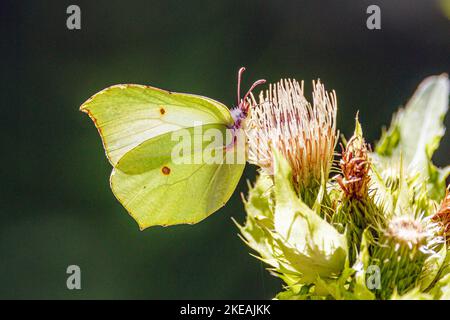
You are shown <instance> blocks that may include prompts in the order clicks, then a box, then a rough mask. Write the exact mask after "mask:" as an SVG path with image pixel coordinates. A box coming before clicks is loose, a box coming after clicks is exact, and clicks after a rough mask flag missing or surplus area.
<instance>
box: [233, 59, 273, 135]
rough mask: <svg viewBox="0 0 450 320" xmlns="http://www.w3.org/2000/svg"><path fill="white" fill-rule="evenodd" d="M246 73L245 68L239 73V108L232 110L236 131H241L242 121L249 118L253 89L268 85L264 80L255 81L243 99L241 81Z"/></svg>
mask: <svg viewBox="0 0 450 320" xmlns="http://www.w3.org/2000/svg"><path fill="white" fill-rule="evenodd" d="M244 71H245V68H244V67H241V68H240V69H239V71H238V84H237V106H236V107H235V108H233V109H232V110H231V116H232V117H233V119H234V125H233V127H234V128H236V129H239V128H240V127H241V125H242V121H243V120H245V119H246V118H247V115H248V110H249V107H250V103H249V101H248V99H247V98H248V97H249V95H250V94H251V92H252V91H253V89H255V88H256V87H257V86H259V85H260V84H263V83H266V80H264V79H260V80H258V81H255V82H254V83H253V84H252V86H251V87H250V89H249V90H248V91H247V93H246V94H245V95H244V97H243V98H241V79H242V74H243V73H244Z"/></svg>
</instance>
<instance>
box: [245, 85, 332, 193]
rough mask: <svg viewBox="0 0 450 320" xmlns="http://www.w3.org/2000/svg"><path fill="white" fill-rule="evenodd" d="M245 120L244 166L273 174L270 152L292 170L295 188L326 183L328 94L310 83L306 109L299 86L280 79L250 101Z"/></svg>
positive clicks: (329, 137) (329, 128)
mask: <svg viewBox="0 0 450 320" xmlns="http://www.w3.org/2000/svg"><path fill="white" fill-rule="evenodd" d="M250 112H251V113H250V119H249V120H248V123H247V125H246V133H247V136H248V142H249V144H248V146H249V147H248V161H249V162H250V163H253V164H256V165H258V166H259V167H261V168H262V170H263V171H265V172H266V173H268V174H273V168H274V163H273V162H274V161H273V154H272V148H276V149H277V150H278V151H279V152H280V153H281V154H282V155H283V156H284V157H285V158H286V160H287V161H288V163H289V165H290V166H291V168H292V173H293V179H294V183H295V185H296V186H297V187H303V188H307V187H311V186H313V185H315V184H316V183H317V182H320V180H321V176H322V174H323V175H324V178H327V176H328V173H329V172H330V169H331V164H332V161H333V152H334V147H335V145H336V140H337V134H336V112H337V103H336V94H335V92H334V91H333V92H331V93H329V92H327V91H325V88H324V86H323V84H322V83H321V82H320V81H317V82H313V101H312V104H311V103H309V102H308V101H307V100H306V98H305V96H304V90H303V82H301V84H299V83H298V82H297V81H295V80H291V79H284V80H281V81H280V82H278V83H276V84H271V85H270V87H269V89H268V90H266V91H263V92H261V93H260V95H259V103H258V102H257V101H256V100H255V98H254V97H253V96H252V97H251V106H250Z"/></svg>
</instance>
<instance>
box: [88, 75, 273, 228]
mask: <svg viewBox="0 0 450 320" xmlns="http://www.w3.org/2000/svg"><path fill="white" fill-rule="evenodd" d="M244 70H245V68H241V69H240V70H239V73H238V103H237V106H236V107H235V108H234V109H233V110H229V109H228V108H227V107H226V106H225V105H223V104H221V103H219V102H217V101H215V100H212V99H210V98H206V97H202V96H198V95H192V94H184V93H174V92H169V91H165V90H161V89H157V88H154V87H150V86H143V85H135V84H120V85H114V86H111V87H109V88H106V89H104V90H102V91H100V92H98V93H96V94H95V95H94V96H92V97H91V98H90V99H88V100H87V101H86V102H85V103H83V104H82V105H81V107H80V110H81V111H83V112H85V113H87V114H88V115H89V117H90V118H91V119H92V120H93V121H94V124H95V126H96V127H97V129H98V132H99V134H100V137H101V139H102V142H103V147H104V149H105V152H106V156H107V158H108V160H109V161H110V163H111V165H112V166H113V170H112V173H111V177H110V185H111V189H112V191H113V193H114V195H115V196H116V198H117V199H118V200H119V201H120V203H121V204H122V205H123V206H124V207H125V208H126V209H127V211H128V212H129V213H130V215H131V216H132V217H133V218H134V219H135V220H136V221H137V223H138V225H139V227H140V229H141V230H143V229H145V228H147V227H150V226H154V225H163V226H168V225H174V224H182V223H187V224H193V223H197V222H199V221H201V220H203V219H204V218H206V217H208V216H209V215H210V214H212V213H213V212H215V211H217V210H218V209H219V208H221V207H222V206H223V205H224V204H225V203H226V202H227V201H228V200H229V198H230V197H231V195H232V193H233V192H234V190H235V188H236V186H237V184H238V182H239V179H240V177H241V175H242V172H243V170H244V166H245V161H244V162H243V163H236V162H235V163H226V162H225V161H223V162H221V163H205V162H201V163H196V162H194V163H179V161H174V159H173V150H174V148H176V146H177V143H179V142H178V141H176V140H174V138H173V137H174V136H177V135H179V134H181V133H184V134H185V135H186V133H187V136H188V138H192V139H188V140H192V141H195V139H196V138H198V137H196V134H197V133H196V132H197V131H198V129H204V130H207V129H215V130H216V131H219V132H223V133H225V132H231V133H232V135H233V139H232V141H231V143H229V142H225V141H224V142H221V144H220V145H219V148H217V147H216V148H215V149H214V150H213V151H214V152H213V153H214V154H217V153H219V154H220V153H223V154H222V155H223V156H225V157H226V156H227V155H230V154H236V153H237V152H239V151H242V150H238V149H239V148H244V147H245V146H242V145H238V144H236V143H235V136H234V133H235V132H236V131H237V130H239V129H241V126H242V122H243V121H244V120H245V118H246V117H247V114H248V111H249V110H248V108H249V103H248V101H247V97H248V95H249V93H250V92H251V91H252V90H253V89H254V87H255V86H257V85H259V84H261V83H264V82H265V80H259V81H256V82H255V83H254V84H253V85H252V87H251V88H250V90H249V91H248V92H247V93H246V94H245V96H244V98H242V99H241V98H240V81H241V76H242V72H243V71H244ZM207 147H208V143H207V142H205V141H203V140H202V142H201V144H200V147H198V146H197V147H194V148H192V149H187V150H190V151H189V152H187V153H188V154H184V153H183V157H188V158H189V159H192V158H193V157H194V158H195V157H196V156H197V154H198V153H201V152H204V151H205V149H206V148H207ZM244 153H245V151H244Z"/></svg>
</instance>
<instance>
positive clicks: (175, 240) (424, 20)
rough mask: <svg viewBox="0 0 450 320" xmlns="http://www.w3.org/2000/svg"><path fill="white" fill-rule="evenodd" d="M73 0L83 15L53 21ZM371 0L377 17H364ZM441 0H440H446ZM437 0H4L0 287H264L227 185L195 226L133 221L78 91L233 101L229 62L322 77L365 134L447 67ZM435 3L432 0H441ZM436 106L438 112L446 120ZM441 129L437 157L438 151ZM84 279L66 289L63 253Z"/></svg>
mask: <svg viewBox="0 0 450 320" xmlns="http://www.w3.org/2000/svg"><path fill="white" fill-rule="evenodd" d="M70 4H77V5H79V6H80V7H81V13H82V19H81V20H82V21H81V22H82V29H81V30H79V31H70V30H68V29H67V28H66V18H67V14H66V8H67V6H68V5H70ZM370 4H378V5H379V6H380V7H381V18H382V29H381V30H378V31H370V30H368V29H367V28H366V18H367V14H366V8H367V7H368V5H370ZM447 5H448V1H447ZM442 7H443V6H442V5H440V4H439V3H438V2H437V1H432V0H418V1H412V0H410V1H406V0H395V1H391V0H389V1H375V0H374V1H361V0H354V1H337V0H336V1H314V0H311V1H275V0H274V1H261V0H259V1H168V0H165V1H158V2H157V1H79V0H76V1H70V2H69V1H20V3H19V1H2V5H1V32H2V37H1V39H2V40H1V42H2V50H1V58H2V74H1V78H2V83H1V88H2V90H1V91H2V113H1V120H0V121H1V124H2V134H1V138H0V139H1V140H0V141H1V142H2V157H1V158H2V166H1V180H2V181H1V183H0V185H1V196H2V201H1V220H0V298H68V299H79V298H125V299H127V298H145V299H148V298H150V299H154V298H166V299H172V298H181V299H183V298H194V299H196V298H205V299H218V298H236V299H240V298H272V297H273V296H274V294H275V293H276V292H277V291H279V290H280V288H281V283H280V281H278V280H277V279H275V278H272V277H271V276H269V275H268V272H266V271H265V270H264V266H263V265H262V264H261V263H260V262H258V261H257V260H256V259H254V258H253V257H251V256H250V255H249V249H248V248H247V247H246V246H245V245H244V244H243V243H242V242H241V240H240V239H239V238H238V237H237V229H236V227H235V226H234V225H233V223H232V221H231V217H234V218H236V219H237V220H238V221H243V220H244V217H245V215H244V211H243V206H242V203H241V201H240V195H239V193H240V192H246V190H247V187H246V184H245V179H246V178H248V179H250V180H253V179H254V176H255V169H254V168H253V167H250V166H248V168H247V169H246V171H245V177H244V178H243V179H242V181H241V184H240V185H239V187H238V190H237V191H236V193H235V195H234V196H233V198H232V199H231V201H230V202H229V203H228V204H227V205H226V207H225V208H223V209H222V210H220V211H219V212H217V213H216V214H214V215H212V216H211V217H210V218H209V219H207V220H205V221H204V222H202V223H200V224H198V225H195V226H176V227H171V228H166V229H164V228H160V227H155V228H150V229H147V230H146V231H144V232H140V231H139V230H138V227H137V225H136V224H135V222H134V221H133V220H132V219H131V218H130V217H129V216H128V215H127V213H126V211H125V210H124V209H123V208H122V207H121V205H120V204H119V203H118V202H117V201H116V200H115V198H114V196H113V194H112V193H111V191H110V189H109V185H108V178H109V173H110V170H111V168H110V165H109V164H108V162H107V160H106V158H105V156H104V151H103V148H102V146H101V142H100V139H99V136H98V134H97V132H96V130H95V128H94V126H93V124H92V123H91V121H90V120H89V119H88V118H87V116H86V115H84V114H82V113H80V112H79V111H78V107H79V105H80V104H81V103H82V102H83V101H84V100H86V99H87V98H89V97H90V96H91V95H92V94H94V93H95V92H97V91H99V90H101V89H103V88H105V87H107V86H109V85H112V84H117V83H140V84H151V85H154V86H157V87H162V88H166V89H170V90H173V91H181V92H190V93H196V94H202V95H206V96H208V97H211V98H214V99H217V100H219V101H222V102H224V103H225V104H227V105H229V106H232V104H233V103H234V101H235V100H236V96H235V90H236V72H237V70H238V68H239V67H240V66H246V67H247V70H248V71H247V73H246V74H245V78H244V80H245V81H244V88H247V86H248V85H249V84H250V83H251V82H252V81H253V80H256V79H259V78H263V77H264V78H266V79H268V80H269V81H276V80H278V79H279V78H280V77H295V78H297V79H299V80H300V79H304V80H305V81H306V84H307V91H310V88H311V85H310V83H311V80H313V79H316V78H318V77H320V78H321V79H322V80H323V81H324V83H325V85H326V87H327V88H328V89H335V90H336V92H337V96H338V102H339V113H338V124H339V128H340V129H341V131H342V132H343V133H345V134H347V135H348V134H349V133H351V132H352V130H353V119H354V115H355V113H356V111H357V110H360V119H361V122H362V125H363V129H364V130H365V134H366V137H367V138H368V140H369V141H371V142H374V141H376V139H378V137H379V135H380V131H381V127H382V126H383V125H388V124H389V123H390V119H391V114H392V112H393V111H394V110H396V109H397V107H398V106H399V105H401V104H403V103H404V102H406V100H407V99H408V97H410V96H411V94H412V93H413V91H414V89H415V87H416V86H417V85H418V83H419V82H420V81H421V80H422V79H423V78H424V77H426V76H428V75H431V74H439V73H442V72H448V71H449V69H450V68H449V67H450V59H449V58H450V41H449V40H450V23H449V20H448V18H446V17H445V13H444V12H445V11H444V10H443V9H442ZM444 7H445V4H444ZM448 120H449V117H447V121H446V124H447V127H448V126H449V121H448ZM449 140H450V138H449V135H447V136H446V137H445V138H444V141H443V143H442V144H441V148H440V150H439V152H438V153H437V155H436V157H435V162H436V163H438V164H439V165H444V164H448V163H449V161H448V160H449V153H450V152H449V150H450V141H449ZM70 264H76V265H79V266H80V267H81V271H82V290H80V291H76V290H75V291H69V290H67V288H66V278H67V274H66V268H67V266H68V265H70Z"/></svg>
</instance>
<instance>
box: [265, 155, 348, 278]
mask: <svg viewBox="0 0 450 320" xmlns="http://www.w3.org/2000/svg"><path fill="white" fill-rule="evenodd" d="M274 155H275V175H274V180H275V186H274V194H275V217H274V220H275V231H276V233H277V234H278V235H279V236H280V237H279V238H277V239H276V241H277V244H278V246H279V247H280V249H281V251H282V253H283V257H284V258H285V259H286V260H288V261H289V263H290V265H291V266H292V267H293V268H294V269H296V270H298V271H299V272H300V273H301V274H302V276H303V281H305V282H314V281H315V280H316V279H317V277H318V276H320V277H321V278H327V277H335V276H337V275H339V274H340V273H341V272H342V270H343V269H344V266H345V260H346V257H347V241H346V237H345V235H343V234H340V233H339V232H338V231H337V230H336V229H335V228H334V227H333V226H332V225H330V224H329V223H328V222H326V221H325V220H323V219H322V218H321V217H320V216H319V215H317V214H316V213H315V212H314V211H313V210H312V209H311V208H309V207H308V206H307V205H306V204H305V203H304V202H303V201H302V200H301V199H299V197H298V196H297V194H296V193H295V191H294V188H293V185H292V180H291V168H290V167H289V164H288V163H287V161H286V160H285V159H284V158H283V157H282V156H281V155H280V154H279V153H278V152H277V151H276V150H274Z"/></svg>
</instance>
